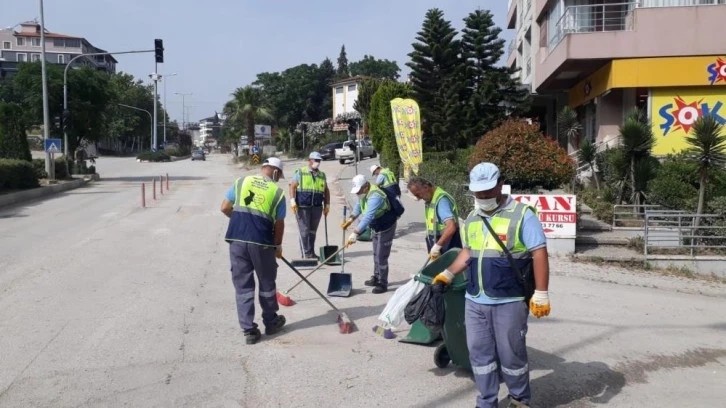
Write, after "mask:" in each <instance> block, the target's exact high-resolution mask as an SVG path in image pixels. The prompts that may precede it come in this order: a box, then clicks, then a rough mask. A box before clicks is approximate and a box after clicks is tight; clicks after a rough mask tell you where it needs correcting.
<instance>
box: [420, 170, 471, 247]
mask: <svg viewBox="0 0 726 408" xmlns="http://www.w3.org/2000/svg"><path fill="white" fill-rule="evenodd" d="M407 188H408V191H409V192H410V193H411V194H412V195H413V196H414V197H416V199H417V200H423V201H424V203H425V207H424V217H426V248H427V249H428V251H429V259H431V260H432V261H434V260H436V259H437V258H438V257H439V256H441V254H442V253H445V252H446V251H448V250H449V249H451V248H461V235H460V233H459V209H458V207H457V206H456V202H455V201H454V197H452V196H451V195H450V194H449V193H447V192H446V191H444V189H442V188H441V187H437V186H434V185H433V183H431V182H430V181H428V180H426V179H425V178H421V177H411V179H410V180H409V181H408V185H407Z"/></svg>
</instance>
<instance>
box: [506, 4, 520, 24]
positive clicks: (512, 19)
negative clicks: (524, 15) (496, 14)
mask: <svg viewBox="0 0 726 408" xmlns="http://www.w3.org/2000/svg"><path fill="white" fill-rule="evenodd" d="M517 3H519V0H509V4H508V5H507V28H508V29H510V30H511V29H514V28H516V27H517V14H518V13H517Z"/></svg>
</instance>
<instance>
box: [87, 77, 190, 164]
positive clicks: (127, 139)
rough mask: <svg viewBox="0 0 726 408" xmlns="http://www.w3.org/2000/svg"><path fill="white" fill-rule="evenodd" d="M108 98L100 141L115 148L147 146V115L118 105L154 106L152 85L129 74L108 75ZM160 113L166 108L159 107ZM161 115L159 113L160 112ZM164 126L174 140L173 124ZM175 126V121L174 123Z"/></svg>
mask: <svg viewBox="0 0 726 408" xmlns="http://www.w3.org/2000/svg"><path fill="white" fill-rule="evenodd" d="M107 86H108V88H107V90H108V92H109V94H110V99H109V102H108V106H107V108H106V111H105V112H104V118H105V128H106V132H105V135H104V136H103V137H102V138H101V139H102V141H103V144H104V145H105V146H108V147H110V148H113V149H114V150H117V151H124V152H125V151H134V150H138V151H141V150H143V148H144V147H145V146H146V147H151V130H150V129H151V119H150V118H149V115H147V114H146V113H144V112H140V111H137V110H133V109H129V108H125V107H122V106H119V104H124V105H128V106H133V107H136V108H139V109H144V110H146V111H149V112H153V110H154V95H153V88H152V87H151V86H150V85H145V84H144V83H143V81H141V80H137V79H136V78H134V77H133V76H132V75H130V74H126V73H119V74H116V75H111V76H110V78H109V82H108V85H107ZM162 114H166V112H163V111H162ZM162 117H163V116H162ZM171 126H172V127H170V128H169V129H167V139H168V140H176V139H177V138H176V136H175V134H174V129H175V128H174V124H173V123H172V124H171ZM176 129H177V130H178V125H176Z"/></svg>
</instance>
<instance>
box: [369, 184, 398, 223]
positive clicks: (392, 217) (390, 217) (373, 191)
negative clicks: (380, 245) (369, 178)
mask: <svg viewBox="0 0 726 408" xmlns="http://www.w3.org/2000/svg"><path fill="white" fill-rule="evenodd" d="M369 185H370V190H368V193H367V194H366V195H365V197H363V198H361V199H360V210H361V214H365V212H366V208H367V207H368V200H369V199H370V197H373V196H374V195H378V196H380V197H381V198H382V199H383V205H382V206H381V207H380V208H378V210H376V212H375V213H374V214H373V221H371V225H370V226H371V229H372V230H373V231H385V230H387V229H388V228H390V227H391V226H392V225H393V224H394V223H395V222H396V221H397V220H398V218H397V217H396V214H395V213H394V212H393V211H392V209H391V203H390V202H389V201H388V196H386V193H384V192H383V190H381V189H380V187H378V186H376V185H374V184H369Z"/></svg>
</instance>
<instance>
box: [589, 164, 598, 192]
mask: <svg viewBox="0 0 726 408" xmlns="http://www.w3.org/2000/svg"><path fill="white" fill-rule="evenodd" d="M590 171H592V179H593V180H594V181H595V188H596V189H597V191H600V179H599V178H598V177H597V172H596V171H595V166H594V165H593V164H592V163H590Z"/></svg>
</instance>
